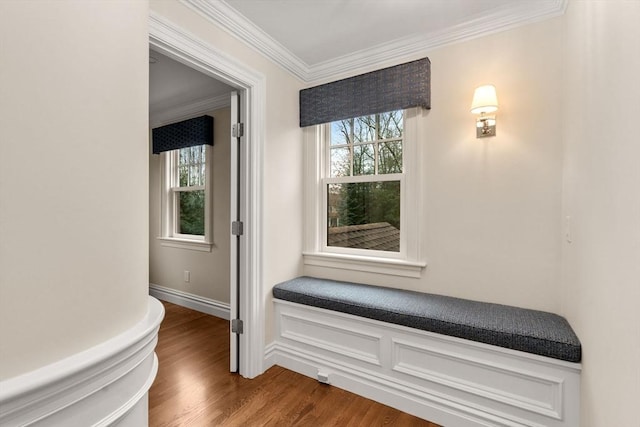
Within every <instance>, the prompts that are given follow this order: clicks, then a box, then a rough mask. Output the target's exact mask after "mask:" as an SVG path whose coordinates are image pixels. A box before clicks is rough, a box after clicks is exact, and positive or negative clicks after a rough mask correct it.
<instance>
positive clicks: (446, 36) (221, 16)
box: [180, 0, 568, 84]
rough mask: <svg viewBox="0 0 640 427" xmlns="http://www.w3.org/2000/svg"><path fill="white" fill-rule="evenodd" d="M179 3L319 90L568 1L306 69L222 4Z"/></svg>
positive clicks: (546, 15) (207, 0)
mask: <svg viewBox="0 0 640 427" xmlns="http://www.w3.org/2000/svg"><path fill="white" fill-rule="evenodd" d="M180 1H181V2H182V3H183V4H185V5H186V6H188V7H189V8H191V9H192V10H194V11H195V12H197V13H199V14H200V15H202V16H204V17H205V18H207V19H209V20H210V21H212V22H214V23H215V24H217V25H218V26H220V27H221V28H223V29H224V30H225V31H227V32H228V33H230V34H232V35H233V36H235V37H237V38H239V39H240V40H242V41H243V42H244V43H246V44H247V45H248V46H250V47H252V48H253V49H255V50H257V51H258V52H260V53H261V54H263V55H265V56H266V57H267V58H269V59H270V60H272V61H273V62H275V63H276V64H278V65H280V66H281V67H283V68H284V69H286V70H288V71H289V72H291V73H292V74H293V75H294V76H296V77H297V78H299V79H300V80H302V81H303V82H305V83H307V84H319V83H322V82H324V81H329V80H332V79H335V78H337V77H339V76H344V75H348V74H353V73H355V72H358V73H360V72H366V71H368V70H369V69H372V68H374V67H375V68H379V67H380V64H381V63H393V62H398V61H399V60H403V59H406V58H408V57H411V56H416V55H419V54H425V53H426V52H427V51H429V50H432V49H435V48H439V47H442V46H445V45H449V44H453V43H459V42H463V41H467V40H472V39H476V38H479V37H484V36H487V35H490V34H495V33H498V32H502V31H506V30H510V29H513V28H516V27H520V26H523V25H527V24H530V23H534V22H539V21H542V20H545V19H550V18H553V17H556V16H560V15H563V14H564V13H565V10H566V8H567V4H568V0H548V1H537V2H524V1H523V2H513V3H510V4H509V5H508V6H505V7H502V8H498V9H496V10H495V11H494V12H493V13H491V14H488V15H486V14H483V15H482V16H478V17H476V18H472V19H469V20H467V21H465V22H463V23H461V24H458V25H455V26H452V27H449V28H447V29H445V30H442V31H436V32H433V33H430V34H426V35H423V36H413V37H406V38H400V39H396V40H392V41H390V42H388V43H383V44H380V45H378V46H374V47H373V48H371V49H364V50H361V51H358V52H354V53H351V54H349V55H344V56H341V57H338V58H335V59H332V60H329V61H324V62H320V63H317V64H313V65H309V64H307V63H305V62H304V61H303V60H301V59H300V58H298V57H297V56H296V55H294V54H293V53H292V52H291V51H289V50H288V49H287V48H285V47H284V46H283V45H281V44H280V43H279V42H277V41H276V40H274V39H273V38H272V37H271V36H269V35H268V34H267V33H265V32H264V31H263V30H262V29H260V28H259V27H257V26H256V25H255V24H253V23H252V22H251V21H249V20H248V19H247V18H245V17H244V16H243V15H241V14H240V13H238V12H237V11H236V10H235V9H233V8H232V7H231V6H229V5H228V4H227V3H226V2H225V1H224V0H180ZM514 4H515V6H514Z"/></svg>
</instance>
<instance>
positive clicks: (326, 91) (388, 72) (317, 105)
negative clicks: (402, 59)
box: [300, 58, 431, 127]
mask: <svg viewBox="0 0 640 427" xmlns="http://www.w3.org/2000/svg"><path fill="white" fill-rule="evenodd" d="M417 106H420V107H424V108H431V61H429V58H423V59H419V60H417V61H412V62H407V63H406V64H400V65H396V66H394V67H389V68H383V69H382V70H378V71H373V72H370V73H366V74H361V75H359V76H355V77H350V78H348V79H343V80H338V81H335V82H332V83H326V84H323V85H320V86H315V87H312V88H308V89H303V90H301V91H300V127H305V126H311V125H317V124H320V123H329V122H333V121H336V120H342V119H348V118H352V117H360V116H365V115H367V114H376V113H384V112H387V111H393V110H401V109H404V108H410V107H417Z"/></svg>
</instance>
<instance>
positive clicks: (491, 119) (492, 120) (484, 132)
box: [476, 116, 496, 138]
mask: <svg viewBox="0 0 640 427" xmlns="http://www.w3.org/2000/svg"><path fill="white" fill-rule="evenodd" d="M488 136H496V117H495V116H482V117H479V118H478V120H477V121H476V138H486V137H488Z"/></svg>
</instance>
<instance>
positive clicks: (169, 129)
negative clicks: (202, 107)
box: [153, 116, 213, 154]
mask: <svg viewBox="0 0 640 427" xmlns="http://www.w3.org/2000/svg"><path fill="white" fill-rule="evenodd" d="M203 144H207V145H213V117H211V116H201V117H196V118H195V119H189V120H184V121H182V122H178V123H173V124H170V125H166V126H161V127H159V128H155V129H154V130H153V154H159V153H161V152H163V151H170V150H177V149H178V148H187V147H194V146H196V145H203Z"/></svg>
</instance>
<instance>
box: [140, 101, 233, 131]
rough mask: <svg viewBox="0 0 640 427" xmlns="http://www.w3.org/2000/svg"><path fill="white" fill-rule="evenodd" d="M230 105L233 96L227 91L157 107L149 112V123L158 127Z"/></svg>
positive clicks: (152, 126)
mask: <svg viewBox="0 0 640 427" xmlns="http://www.w3.org/2000/svg"><path fill="white" fill-rule="evenodd" d="M230 105H231V96H230V95H229V94H228V93H227V94H224V95H220V96H215V97H213V98H204V99H200V100H198V101H195V102H188V103H185V104H180V105H172V106H166V107H161V108H156V109H154V110H152V111H150V112H149V125H150V126H151V128H156V127H158V126H164V125H168V124H171V123H175V122H179V121H181V120H186V119H189V118H192V117H195V116H197V115H200V114H204V113H207V112H209V111H213V110H217V109H218V108H223V107H228V106H230Z"/></svg>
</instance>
